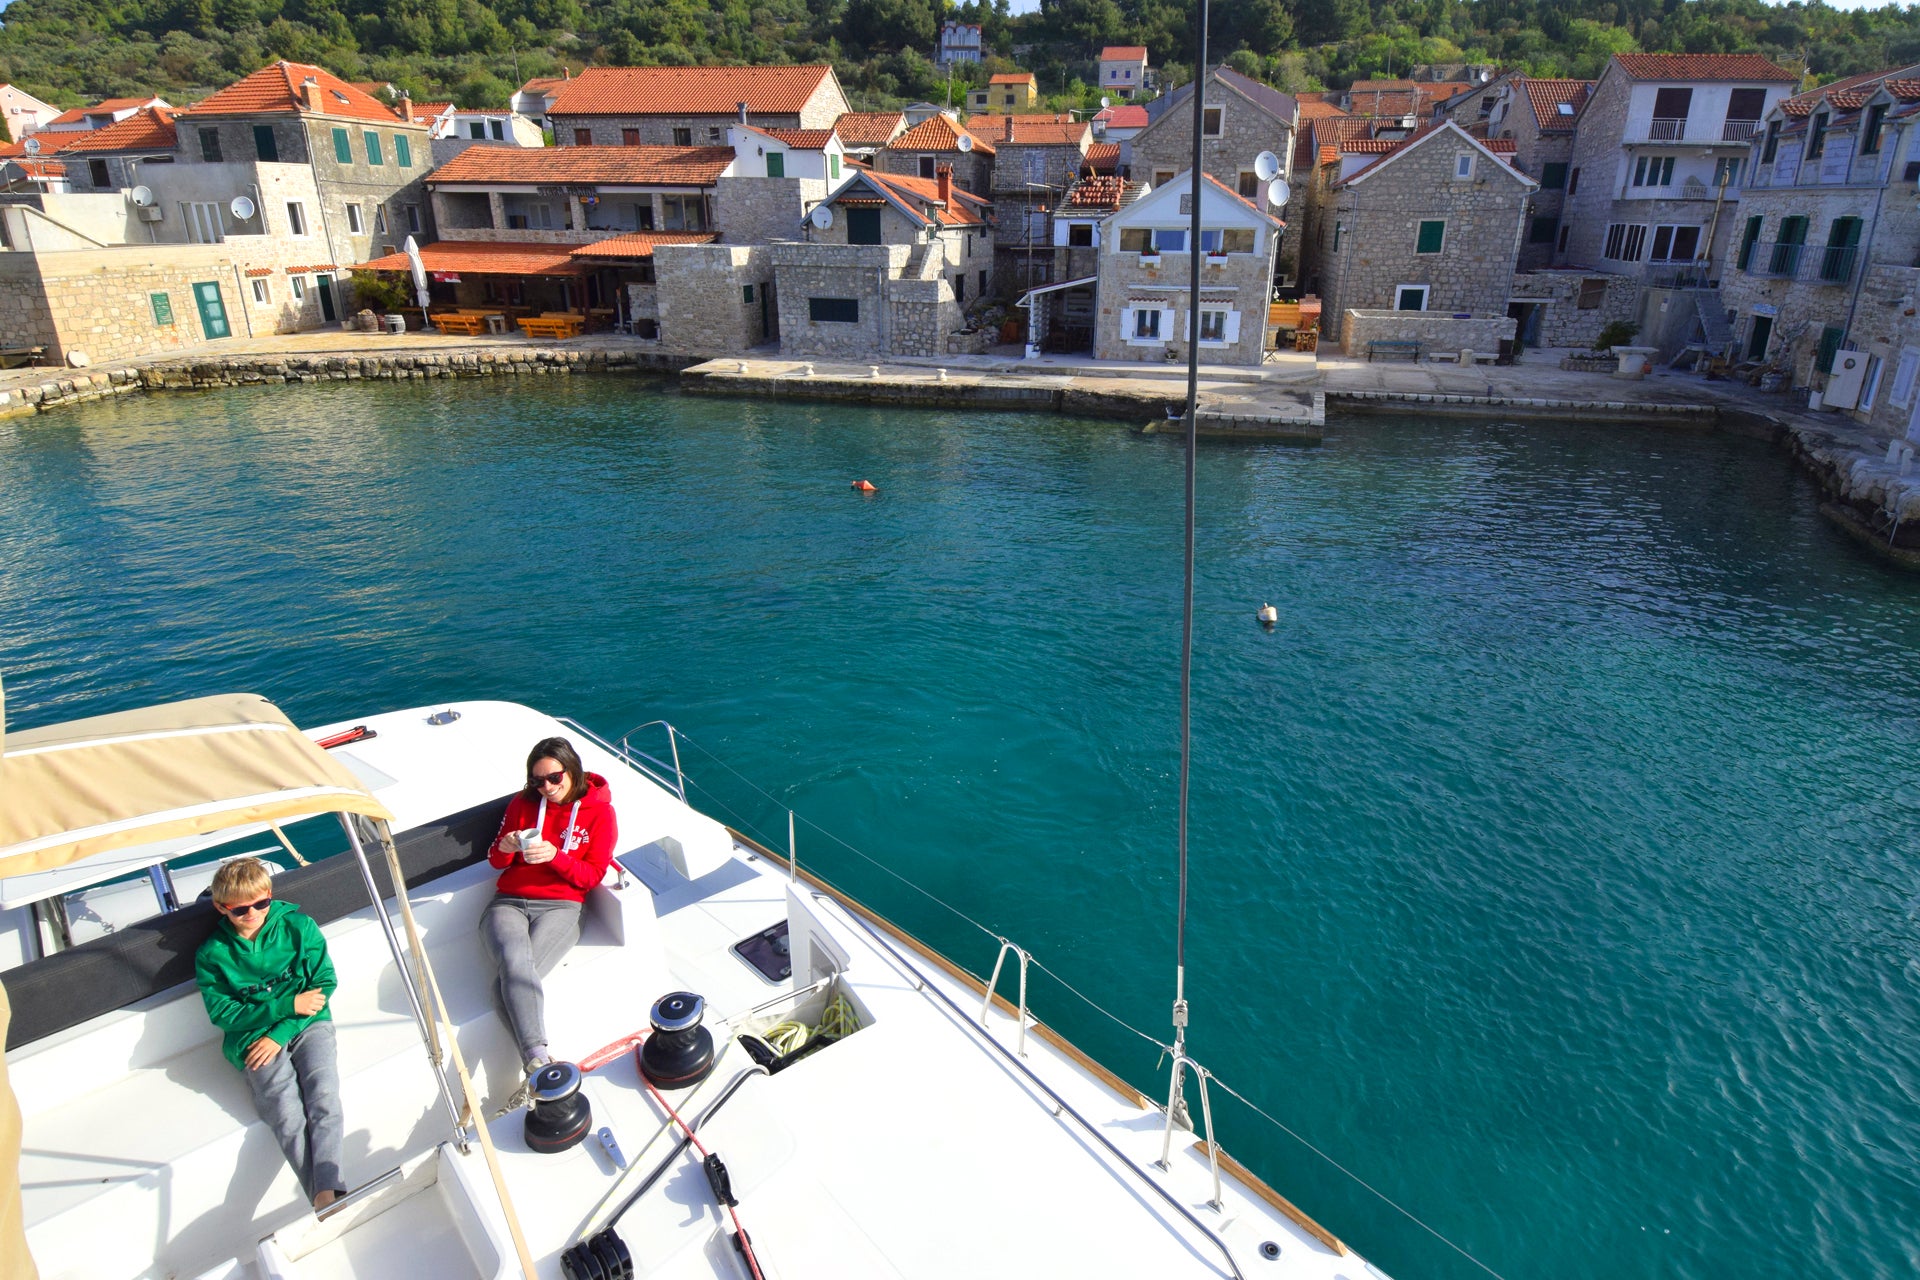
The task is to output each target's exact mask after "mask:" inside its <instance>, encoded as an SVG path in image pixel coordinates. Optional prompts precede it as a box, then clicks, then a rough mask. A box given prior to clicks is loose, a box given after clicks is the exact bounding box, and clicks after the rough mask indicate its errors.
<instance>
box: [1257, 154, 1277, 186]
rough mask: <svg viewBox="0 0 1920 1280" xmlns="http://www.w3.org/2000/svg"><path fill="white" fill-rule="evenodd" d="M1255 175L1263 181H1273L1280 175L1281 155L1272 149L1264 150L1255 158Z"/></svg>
mask: <svg viewBox="0 0 1920 1280" xmlns="http://www.w3.org/2000/svg"><path fill="white" fill-rule="evenodd" d="M1253 172H1254V176H1256V177H1258V178H1259V179H1260V181H1262V182H1272V181H1273V180H1274V179H1275V178H1277V177H1279V176H1280V157H1279V156H1277V155H1275V154H1273V152H1271V151H1262V152H1261V153H1260V154H1259V155H1257V156H1255V157H1254V158H1253Z"/></svg>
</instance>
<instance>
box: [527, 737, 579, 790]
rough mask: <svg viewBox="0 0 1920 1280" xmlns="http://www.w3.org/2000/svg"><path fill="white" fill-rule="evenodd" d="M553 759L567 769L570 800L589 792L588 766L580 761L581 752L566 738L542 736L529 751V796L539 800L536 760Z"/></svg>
mask: <svg viewBox="0 0 1920 1280" xmlns="http://www.w3.org/2000/svg"><path fill="white" fill-rule="evenodd" d="M540 760H553V761H555V762H557V763H558V764H559V766H560V767H561V768H562V769H565V770H566V771H567V796H566V798H567V799H568V800H578V799H579V798H580V797H581V796H584V795H586V794H587V767H586V766H585V765H583V764H581V763H580V753H579V752H578V751H575V750H574V749H573V744H572V743H571V742H568V741H567V740H566V739H565V738H542V739H540V741H538V742H536V743H534V744H533V750H532V751H530V752H528V753H527V798H528V799H530V800H538V799H539V798H540V788H539V787H537V786H535V785H534V782H533V766H534V763H535V762H536V761H540Z"/></svg>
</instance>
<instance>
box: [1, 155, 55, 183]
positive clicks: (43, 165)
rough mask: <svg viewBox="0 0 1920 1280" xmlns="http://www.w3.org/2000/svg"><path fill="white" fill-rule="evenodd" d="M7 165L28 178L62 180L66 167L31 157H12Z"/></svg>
mask: <svg viewBox="0 0 1920 1280" xmlns="http://www.w3.org/2000/svg"><path fill="white" fill-rule="evenodd" d="M7 163H8V164H9V165H11V166H13V167H14V168H16V169H18V170H20V172H21V173H22V174H24V175H25V176H27V177H29V178H64V177H66V176H67V166H66V165H65V164H63V163H61V162H60V161H58V160H36V159H34V158H33V157H32V156H13V157H10V158H9V159H8V160H7Z"/></svg>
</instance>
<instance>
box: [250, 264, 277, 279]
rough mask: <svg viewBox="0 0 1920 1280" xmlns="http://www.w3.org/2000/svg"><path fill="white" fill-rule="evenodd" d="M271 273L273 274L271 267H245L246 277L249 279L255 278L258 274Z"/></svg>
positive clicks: (268, 274) (266, 274) (265, 274)
mask: <svg viewBox="0 0 1920 1280" xmlns="http://www.w3.org/2000/svg"><path fill="white" fill-rule="evenodd" d="M272 274H273V268H272V267H248V268H247V277H248V278H249V279H256V278H258V277H260V276H270V275H272Z"/></svg>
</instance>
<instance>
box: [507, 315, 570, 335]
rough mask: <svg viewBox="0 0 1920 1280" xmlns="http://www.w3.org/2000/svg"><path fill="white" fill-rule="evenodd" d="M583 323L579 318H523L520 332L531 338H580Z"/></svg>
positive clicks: (549, 316)
mask: <svg viewBox="0 0 1920 1280" xmlns="http://www.w3.org/2000/svg"><path fill="white" fill-rule="evenodd" d="M581 323H582V320H581V317H579V316H567V315H558V316H556V315H545V316H522V317H521V318H520V331H521V332H522V333H524V334H526V335H527V336H528V337H529V338H573V337H578V336H579V334H580V327H581Z"/></svg>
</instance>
